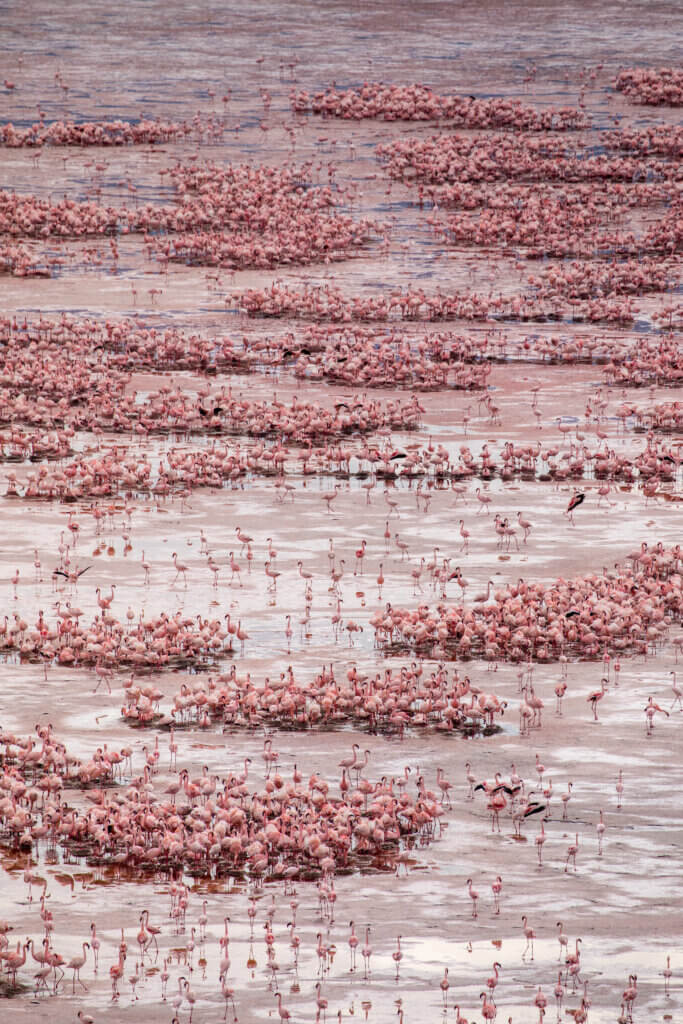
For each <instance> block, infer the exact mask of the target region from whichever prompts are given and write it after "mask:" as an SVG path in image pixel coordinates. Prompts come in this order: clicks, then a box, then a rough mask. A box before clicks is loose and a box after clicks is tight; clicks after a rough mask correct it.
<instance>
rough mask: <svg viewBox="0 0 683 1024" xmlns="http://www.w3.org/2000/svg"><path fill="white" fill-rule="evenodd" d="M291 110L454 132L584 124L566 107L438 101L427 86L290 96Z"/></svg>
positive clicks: (496, 100)
mask: <svg viewBox="0 0 683 1024" xmlns="http://www.w3.org/2000/svg"><path fill="white" fill-rule="evenodd" d="M290 102H291V105H292V110H294V111H295V112H296V113H299V114H305V113H313V114H322V115H323V116H325V117H341V118H346V119H347V120H355V121H360V120H362V119H364V118H381V119H382V120H384V121H440V120H447V121H451V122H452V123H453V126H454V127H456V128H511V129H514V130H515V131H578V130H579V129H581V128H585V127H586V126H587V124H588V119H587V118H586V115H585V114H584V113H583V112H582V111H580V110H573V109H572V108H571V107H552V108H550V109H549V110H536V109H535V108H534V107H530V106H525V105H524V104H522V103H521V102H520V101H519V100H509V99H505V98H503V97H500V96H496V97H492V98H490V99H477V98H476V97H474V96H441V95H439V94H438V93H436V92H434V91H433V90H432V89H430V88H429V86H426V85H420V84H416V83H415V84H411V85H384V84H383V83H381V82H364V83H363V86H362V88H360V89H336V88H335V87H334V86H333V87H332V88H329V89H327V90H325V92H318V93H314V94H313V95H311V94H310V93H308V92H306V91H305V90H301V91H299V92H297V91H296V90H293V91H292V93H291V94H290Z"/></svg>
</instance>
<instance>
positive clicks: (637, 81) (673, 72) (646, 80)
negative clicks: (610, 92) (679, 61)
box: [615, 68, 683, 107]
mask: <svg viewBox="0 0 683 1024" xmlns="http://www.w3.org/2000/svg"><path fill="white" fill-rule="evenodd" d="M615 88H616V89H618V91H619V92H623V94H624V95H625V96H628V98H629V99H630V100H631V101H632V102H633V103H643V104H646V105H648V106H652V107H680V106H683V71H682V70H681V69H680V68H626V69H625V70H624V71H620V72H619V74H618V76H617V79H616V82H615Z"/></svg>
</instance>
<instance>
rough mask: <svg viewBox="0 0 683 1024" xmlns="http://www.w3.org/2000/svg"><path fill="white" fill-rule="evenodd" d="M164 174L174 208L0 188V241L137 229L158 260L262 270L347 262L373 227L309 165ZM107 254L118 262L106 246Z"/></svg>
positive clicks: (22, 257) (9, 257)
mask: <svg viewBox="0 0 683 1024" xmlns="http://www.w3.org/2000/svg"><path fill="white" fill-rule="evenodd" d="M164 173H167V174H168V175H169V178H170V180H171V183H172V187H173V189H174V191H175V202H174V203H173V204H172V205H168V204H166V205H161V204H159V205H154V204H151V203H146V204H144V205H136V206H134V207H114V206H102V205H100V204H99V203H96V202H95V201H94V200H88V201H77V200H73V199H69V198H64V199H62V200H60V201H58V202H56V203H53V202H51V201H49V200H46V199H41V198H39V197H37V196H21V195H16V194H15V193H10V192H2V193H0V236H1V235H8V236H10V238H12V239H15V238H35V239H47V238H60V239H73V238H88V237H97V236H102V235H109V236H119V235H128V234H130V233H131V232H137V233H144V234H145V236H146V238H147V239H148V244H149V246H150V249H151V251H152V252H153V253H154V255H155V256H156V257H157V259H159V260H160V261H161V262H163V263H168V261H181V262H188V263H195V264H203V265H208V266H222V267H228V268H237V267H261V268H265V267H273V266H278V265H280V264H286V263H292V264H308V263H313V262H318V261H323V260H327V261H329V260H330V259H346V258H347V257H348V256H349V255H351V254H353V253H354V252H355V251H357V250H359V249H360V248H361V247H362V246H363V245H365V244H366V242H367V241H368V240H369V239H370V238H371V236H372V235H373V233H375V231H376V227H375V225H374V224H373V223H372V222H371V221H369V220H367V219H365V220H363V221H358V222H356V221H354V220H353V218H352V217H350V216H348V215H346V214H340V213H339V212H338V211H337V210H336V207H338V206H339V205H340V203H341V202H342V201H343V193H342V192H341V190H339V189H337V188H334V189H333V188H332V186H331V184H329V185H325V186H320V185H315V184H314V183H313V182H312V180H311V178H312V175H313V165H312V163H309V164H306V165H304V166H302V167H289V166H284V167H280V168H274V167H267V166H259V167H252V166H250V165H231V166H229V167H227V168H226V167H220V166H217V165H215V164H212V163H206V164H202V165H201V167H198V166H185V165H182V164H178V165H176V166H175V167H173V168H171V169H170V170H169V171H167V172H164ZM112 255H113V257H114V259H118V250H117V248H116V245H115V243H114V241H112ZM33 262H34V263H35V261H33ZM3 264H4V266H5V269H6V270H9V271H10V272H13V273H16V272H19V271H21V270H22V268H24V269H25V270H26V271H28V270H29V269H30V267H31V265H32V264H31V257H30V256H29V255H28V254H26V253H25V252H23V251H22V250H21V249H20V248H17V247H14V249H11V248H10V247H9V246H6V250H5V256H4V258H3Z"/></svg>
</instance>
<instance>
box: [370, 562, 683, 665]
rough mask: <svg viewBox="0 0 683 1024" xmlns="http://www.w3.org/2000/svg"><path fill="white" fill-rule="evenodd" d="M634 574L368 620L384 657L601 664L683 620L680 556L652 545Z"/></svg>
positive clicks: (531, 587)
mask: <svg viewBox="0 0 683 1024" xmlns="http://www.w3.org/2000/svg"><path fill="white" fill-rule="evenodd" d="M629 558H630V559H631V560H632V565H631V567H630V568H628V569H626V568H623V567H620V568H619V569H618V571H616V572H615V573H613V574H609V573H606V574H604V575H591V576H581V577H574V578H573V579H570V580H563V579H561V580H557V581H556V582H555V583H553V584H550V585H548V584H545V583H542V582H540V581H539V582H537V583H530V582H527V581H525V580H522V579H520V580H519V581H518V583H517V584H514V585H512V584H511V585H509V586H507V587H501V588H500V589H499V590H497V591H495V592H494V593H493V595H492V596H491V601H490V603H488V602H486V603H483V604H480V605H479V606H476V605H475V606H474V607H471V608H468V607H467V606H466V605H465V604H462V605H444V604H442V605H438V606H437V607H436V608H435V609H434V610H430V608H429V607H428V606H426V605H422V606H419V607H418V608H417V609H415V610H405V609H403V610H402V609H398V608H394V607H392V606H391V605H387V607H386V609H385V610H383V611H378V612H376V613H375V614H374V615H373V616H372V619H371V622H372V625H373V626H374V628H375V633H376V638H377V642H378V643H379V644H380V646H382V647H383V648H385V649H389V650H397V649H398V650H400V649H405V648H408V649H412V650H415V651H419V652H425V651H431V652H432V653H433V654H434V655H438V656H440V657H450V658H459V659H467V658H470V657H484V658H486V660H487V661H488V662H489V663H492V664H495V663H497V662H498V661H514V662H519V661H525V660H527V659H533V660H535V661H540V662H544V661H556V660H558V659H559V658H561V657H569V656H572V657H582V658H592V659H595V658H598V657H599V656H600V655H601V654H602V652H604V651H608V652H612V653H626V652H630V653H647V651H648V650H650V649H654V650H656V649H657V647H658V645H660V644H661V643H662V642H663V640H664V638H665V637H666V635H667V632H668V631H669V628H670V626H671V625H672V624H673V623H674V622H680V621H681V615H682V612H683V577H682V576H681V551H680V547H679V546H677V547H675V548H673V549H670V550H665V549H664V548H663V546H662V545H657V547H656V548H655V549H653V550H652V551H650V550H649V549H648V546H647V544H644V545H643V548H642V549H641V550H640V551H637V552H634V553H633V555H631V556H629Z"/></svg>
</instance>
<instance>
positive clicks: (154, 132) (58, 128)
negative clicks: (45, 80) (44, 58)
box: [0, 118, 194, 149]
mask: <svg viewBox="0 0 683 1024" xmlns="http://www.w3.org/2000/svg"><path fill="white" fill-rule="evenodd" d="M193 130H194V126H193V124H192V123H191V122H188V121H184V122H182V123H180V124H178V123H175V122H173V121H162V120H160V119H158V120H154V121H152V120H147V119H144V118H143V119H142V120H140V121H138V122H131V121H121V120H117V121H79V122H75V121H53V122H52V123H51V124H45V122H44V121H43V120H41V121H40V122H36V123H35V124H32V125H31V126H30V127H29V128H17V127H15V126H14V125H13V124H12V122H11V121H10V122H9V123H8V124H4V125H0V145H3V146H8V147H10V148H13V149H18V148H21V147H25V146H30V147H31V148H40V147H42V146H131V145H136V146H141V145H149V144H151V143H158V142H175V141H178V140H181V139H184V138H187V136H188V135H190V134H191V133H192V131H193Z"/></svg>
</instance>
